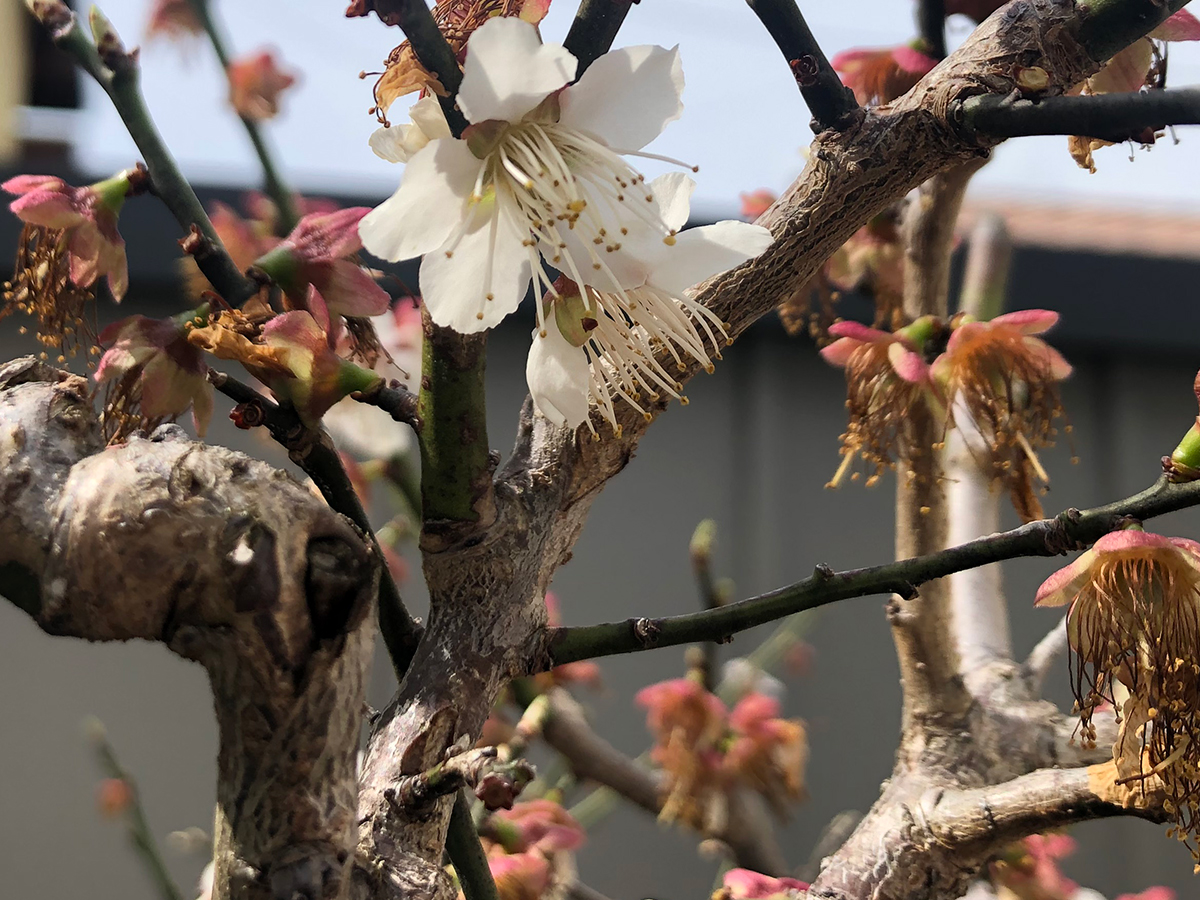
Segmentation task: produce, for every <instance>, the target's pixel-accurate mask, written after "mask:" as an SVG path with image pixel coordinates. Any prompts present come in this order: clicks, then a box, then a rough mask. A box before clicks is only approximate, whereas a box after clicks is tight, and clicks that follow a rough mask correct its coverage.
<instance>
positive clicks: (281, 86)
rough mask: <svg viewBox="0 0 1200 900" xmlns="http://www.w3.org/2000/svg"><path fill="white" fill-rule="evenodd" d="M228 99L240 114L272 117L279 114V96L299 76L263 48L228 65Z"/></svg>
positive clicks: (261, 117)
mask: <svg viewBox="0 0 1200 900" xmlns="http://www.w3.org/2000/svg"><path fill="white" fill-rule="evenodd" d="M226 74H227V75H228V76H229V102H230V104H231V105H232V106H233V108H234V109H235V110H237V114H238V115H239V116H245V117H246V118H247V119H256V120H261V119H273V118H275V116H277V115H279V95H280V94H282V93H283V92H284V91H285V90H286V89H287V88H290V87H291V86H292V85H294V84H295V83H296V76H295V75H292V74H291V73H290V72H285V71H284V70H283V69H281V68H280V67H279V65H278V64H277V63H276V62H275V54H274V53H272V52H271V51H270V50H260V51H259V52H257V53H253V54H250V55H248V56H243V57H240V58H238V59H235V60H234V61H233V62H231V63H230V64H229V70H228V72H227V73H226Z"/></svg>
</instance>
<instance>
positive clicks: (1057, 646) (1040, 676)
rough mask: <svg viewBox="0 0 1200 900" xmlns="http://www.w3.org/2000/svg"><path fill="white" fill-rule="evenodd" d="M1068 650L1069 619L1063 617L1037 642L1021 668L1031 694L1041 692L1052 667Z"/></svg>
mask: <svg viewBox="0 0 1200 900" xmlns="http://www.w3.org/2000/svg"><path fill="white" fill-rule="evenodd" d="M1066 649H1067V617H1066V616H1063V617H1062V618H1061V619H1059V620H1058V624H1057V625H1055V626H1054V627H1053V628H1051V629H1050V631H1049V633H1047V635H1046V636H1045V637H1044V638H1042V639H1041V640H1040V641H1038V642H1037V646H1036V647H1034V648H1033V650H1032V651H1030V653H1029V658H1028V659H1027V660H1025V663H1024V665H1022V666H1021V671H1022V673H1024V675H1025V681H1026V682H1027V683H1028V684H1029V690H1030V692H1031V693H1034V694H1036V693H1037V692H1038V691H1039V690H1041V687H1042V683H1043V682H1044V681H1045V680H1046V675H1047V674H1049V672H1050V667H1051V666H1052V665H1054V661H1055V660H1056V659H1058V657H1060V656H1061V655H1062V654H1063V653H1064V652H1066Z"/></svg>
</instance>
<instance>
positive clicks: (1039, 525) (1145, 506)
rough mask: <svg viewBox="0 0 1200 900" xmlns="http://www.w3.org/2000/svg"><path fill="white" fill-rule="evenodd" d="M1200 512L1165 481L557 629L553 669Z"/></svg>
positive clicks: (1195, 497) (1198, 495) (707, 635)
mask: <svg viewBox="0 0 1200 900" xmlns="http://www.w3.org/2000/svg"><path fill="white" fill-rule="evenodd" d="M1196 504H1200V482H1191V483H1188V484H1170V483H1168V481H1167V480H1166V478H1165V477H1164V478H1162V479H1160V480H1159V481H1158V482H1157V483H1156V484H1155V485H1154V486H1153V487H1150V488H1147V489H1146V490H1144V491H1142V492H1141V493H1139V494H1135V495H1134V496H1132V497H1128V498H1126V499H1124V500H1119V501H1117V502H1115V503H1110V504H1108V505H1107V506H1100V507H1097V508H1095V509H1090V510H1086V511H1083V512H1080V511H1079V510H1076V509H1068V510H1067V511H1066V512H1063V513H1060V514H1059V515H1058V516H1056V517H1055V518H1053V519H1040V520H1038V521H1036V522H1030V523H1029V524H1028V525H1022V526H1021V527H1019V528H1014V529H1013V530H1011V531H1004V532H1000V533H998V534H992V535H988V536H987V537H982V538H978V539H977V540H973V541H968V542H967V543H965V544H960V545H959V546H957V547H950V548H948V549H946V550H942V551H939V552H937V553H930V554H927V555H925V556H919V557H915V558H912V559H902V560H899V561H898V562H894V563H887V564H885V565H881V566H869V567H867V568H863V569H852V570H849V571H846V572H834V571H832V570H831V569H829V568H828V567H825V566H818V567H817V571H816V573H815V574H813V576H812V577H811V578H806V579H805V580H803V581H800V582H797V583H796V584H792V585H788V586H787V587H782V588H778V589H777V590H774V591H770V592H769V593H766V594H762V595H760V596H758V597H751V598H749V599H746V600H740V601H738V602H737V603H731V604H729V605H727V606H723V607H721V608H720V609H714V610H705V611H703V612H696V613H689V614H685V615H682V616H671V617H668V618H661V619H648V618H643V619H628V620H626V621H624V622H609V623H605V624H602V625H586V626H582V627H577V628H556V629H552V630H551V634H550V641H549V647H548V651H549V652H548V654H547V665H548V666H557V665H562V664H563V663H567V662H574V661H576V660H580V659H593V658H596V657H599V656H612V655H614V654H618V653H632V652H635V651H639V650H649V649H652V648H654V647H671V646H675V645H678V644H687V643H692V642H695V641H704V640H727V639H728V638H729V637H730V636H732V635H734V634H736V633H737V632H739V631H745V630H746V629H748V628H754V627H755V626H757V625H762V624H763V623H765V622H771V621H774V620H776V619H780V618H782V617H783V616H786V615H790V614H793V613H797V612H801V611H803V610H809V609H815V608H816V607H818V606H824V605H825V604H826V603H833V602H835V601H837V600H846V599H849V598H851V597H864V596H867V595H869V594H882V593H889V592H894V593H898V594H901V595H906V596H912V595H913V594H914V592H915V591H916V589H917V587H918V586H920V585H921V584H924V583H925V582H927V581H931V580H933V579H935V578H941V577H943V576H945V575H950V574H952V573H954V572H961V571H963V570H964V569H971V568H974V567H976V566H982V565H986V564H987V563H993V562H1000V561H1002V560H1006V559H1015V558H1018V557H1022V556H1056V555H1059V554H1062V553H1066V552H1069V551H1070V550H1072V549H1074V548H1079V547H1083V546H1087V545H1089V544H1091V543H1093V542H1095V541H1096V540H1097V539H1099V538H1100V537H1102V536H1103V535H1105V534H1107V533H1108V532H1110V531H1112V530H1113V529H1115V528H1118V527H1120V526H1121V524H1122V523H1123V522H1124V521H1125V520H1127V519H1129V518H1134V519H1138V520H1144V519H1150V518H1154V517H1155V516H1161V515H1164V514H1165V513H1169V512H1174V511H1175V510H1179V509H1185V508H1187V507H1189V506H1195V505H1196Z"/></svg>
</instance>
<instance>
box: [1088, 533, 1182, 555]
mask: <svg viewBox="0 0 1200 900" xmlns="http://www.w3.org/2000/svg"><path fill="white" fill-rule="evenodd" d="M1174 547H1175V545H1174V544H1173V543H1171V539H1170V538H1168V537H1163V536H1162V535H1161V534H1155V533H1154V532H1152V531H1138V530H1137V529H1136V528H1126V529H1124V530H1122V531H1110V532H1109V533H1108V534H1106V535H1104V537H1102V538H1100V540H1098V541H1096V543H1094V544H1093V545H1092V551H1094V552H1096V553H1121V552H1124V551H1127V550H1171V549H1174Z"/></svg>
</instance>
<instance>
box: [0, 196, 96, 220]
mask: <svg viewBox="0 0 1200 900" xmlns="http://www.w3.org/2000/svg"><path fill="white" fill-rule="evenodd" d="M8 208H9V209H11V210H12V211H13V214H14V215H15V216H16V217H17V218H18V219H20V220H21V221H22V222H26V223H28V224H30V225H40V226H42V227H43V228H71V227H72V226H75V225H79V224H80V223H82V222H86V221H87V218H86V217H85V216H84V215H83V214H82V213H81V212H79V210H77V209H76V208H75V204H74V203H72V202H71V198H70V197H69V196H67V195H66V194H63V193H60V192H58V191H40V190H39V191H31V192H30V193H28V194H25V196H23V197H19V198H17V199H16V200H14V201H13V202H12V203H11V204H9V207H8Z"/></svg>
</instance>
